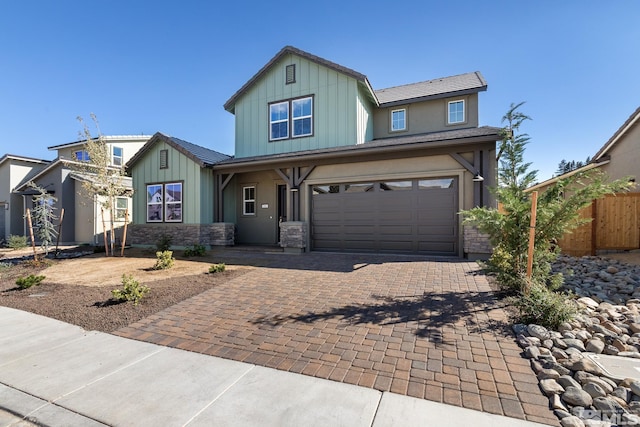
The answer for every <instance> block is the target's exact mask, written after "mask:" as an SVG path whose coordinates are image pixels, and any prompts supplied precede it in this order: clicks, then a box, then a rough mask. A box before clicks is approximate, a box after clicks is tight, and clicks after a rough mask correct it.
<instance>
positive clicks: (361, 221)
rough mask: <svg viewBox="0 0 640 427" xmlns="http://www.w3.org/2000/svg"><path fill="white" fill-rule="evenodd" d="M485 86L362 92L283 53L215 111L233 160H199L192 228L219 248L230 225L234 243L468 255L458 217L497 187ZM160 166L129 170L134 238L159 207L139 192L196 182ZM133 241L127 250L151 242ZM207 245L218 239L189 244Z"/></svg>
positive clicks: (460, 80) (444, 84)
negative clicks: (205, 174)
mask: <svg viewBox="0 0 640 427" xmlns="http://www.w3.org/2000/svg"><path fill="white" fill-rule="evenodd" d="M486 89H487V84H486V82H485V80H484V78H483V77H482V75H481V74H480V73H479V72H473V73H468V74H462V75H458V76H452V77H445V78H440V79H435V80H429V81H424V82H419V83H414V84H408V85H404V86H398V87H392V88H388V89H382V90H373V89H372V87H371V85H370V83H369V81H368V79H367V77H366V76H365V75H363V74H361V73H359V72H357V71H354V70H351V69H349V68H346V67H344V66H341V65H339V64H336V63H333V62H330V61H327V60H325V59H322V58H319V57H317V56H314V55H311V54H309V53H307V52H304V51H301V50H299V49H296V48H294V47H290V46H287V47H285V48H283V49H282V50H281V51H280V52H279V53H278V54H276V56H275V57H274V58H273V59H272V60H271V61H269V62H268V63H267V64H266V65H265V66H264V67H262V69H260V70H259V71H258V72H257V73H256V74H255V75H254V76H253V77H252V78H251V79H249V80H248V81H247V83H246V84H245V85H243V86H242V87H241V88H240V89H239V90H238V91H237V92H236V93H235V94H234V95H233V96H232V97H231V98H230V99H229V100H228V101H227V102H226V103H225V105H224V108H225V109H226V110H227V111H229V112H230V113H232V114H234V115H235V157H234V158H228V159H226V160H220V159H216V161H215V162H212V163H211V166H210V168H211V170H212V174H213V181H212V182H214V186H213V187H212V188H210V189H207V191H206V192H203V191H202V189H200V191H199V194H200V200H199V203H200V205H199V206H194V207H193V209H195V210H196V211H198V212H201V211H206V212H207V214H209V211H208V209H212V213H213V216H212V217H211V219H209V218H210V217H209V216H206V217H205V216H203V215H200V219H199V221H200V224H202V225H206V226H207V227H208V226H209V225H211V229H212V230H216V233H218V234H217V236H218V237H219V236H224V239H222V240H224V241H228V239H227V237H228V235H229V233H230V230H233V229H234V228H235V229H236V236H235V243H239V244H251V245H276V244H280V245H281V246H283V247H284V248H285V249H286V250H295V251H301V250H328V251H375V252H408V253H419V254H427V255H453V256H462V255H463V254H468V255H472V256H473V255H474V253H475V252H478V251H476V250H475V249H474V248H472V247H471V246H469V245H468V243H469V242H470V241H471V240H473V238H472V234H473V233H470V234H469V235H468V238H466V237H464V234H465V233H466V231H465V232H463V227H462V225H461V218H460V215H459V214H458V212H459V211H460V210H461V209H469V208H472V207H474V206H478V205H491V206H493V205H495V201H494V199H493V197H492V195H491V194H490V193H489V191H488V190H487V187H488V186H491V185H495V183H496V169H497V162H496V141H498V140H499V139H500V136H499V129H497V128H494V127H479V123H478V94H479V92H482V91H485V90H486ZM154 138H155V137H154ZM150 142H151V141H150ZM165 143H166V142H165ZM167 149H168V148H167ZM159 155H160V154H159V153H157V152H156V153H154V154H153V155H151V158H153V159H154V160H153V161H154V162H156V163H155V164H154V166H153V167H154V168H155V169H156V170H153V171H143V170H141V169H146V168H147V166H146V163H145V166H144V168H143V167H142V166H139V165H138V164H136V163H133V164H129V165H128V166H129V167H130V168H131V171H132V176H133V180H134V186H135V187H136V193H135V194H136V196H134V199H135V211H136V212H137V213H136V216H135V219H136V221H135V225H134V228H145V229H150V228H152V227H153V225H154V224H153V223H154V222H159V220H158V219H156V217H155V216H154V217H153V218H152V217H150V216H149V215H147V218H141V217H140V215H139V209H141V208H143V207H144V203H147V204H148V205H147V210H148V212H155V211H156V210H158V209H159V208H153V206H152V205H153V204H154V203H152V202H149V201H148V200H144V199H141V197H139V195H140V194H141V193H140V189H141V188H145V187H146V188H151V190H152V191H153V193H152V192H151V191H149V192H148V194H150V195H153V194H155V192H156V191H155V190H156V189H155V188H153V185H154V184H155V183H161V185H165V184H164V183H167V182H178V181H180V182H183V183H184V185H185V187H186V186H187V182H189V183H190V182H191V181H192V180H193V181H196V180H197V179H196V178H193V179H192V178H190V176H189V175H187V173H191V171H192V168H191V167H186V168H185V169H184V172H180V173H179V172H175V173H172V175H171V176H170V177H169V178H167V179H165V178H162V177H160V176H158V173H159V172H161V170H160V166H159V165H158V164H157V162H158V159H159ZM149 163H151V160H149ZM201 169H203V168H202V167H201ZM201 173H202V172H201ZM140 180H142V181H140ZM158 185H160V184H158ZM186 197H187V195H186V194H185V200H186ZM165 209H166V207H165ZM187 214H189V211H188V209H187V207H186V205H185V206H184V215H185V216H186V215H187ZM154 215H155V214H154ZM191 215H193V214H191ZM140 220H143V222H140ZM209 221H211V222H213V224H209ZM189 223H191V222H189ZM157 225H159V224H157ZM162 226H163V230H165V231H166V230H170V229H172V228H176V227H175V225H174V224H167V223H166V221H165V222H164V223H163V224H162ZM471 231H472V230H471ZM231 232H232V231H231ZM146 235H147V236H150V235H151V234H148V233H147V234H146ZM153 236H155V235H153ZM139 237H140V240H137V241H134V243H136V242H137V243H139V244H153V243H154V242H153V241H150V239H149V238H147V240H145V239H144V234H142V233H141V234H139ZM190 239H191V240H192V241H184V239H183V240H181V241H176V242H174V243H176V244H180V242H183V243H184V244H192V243H193V236H190ZM210 240H216V241H218V240H221V239H219V238H215V239H214V238H209V239H208V240H207V239H203V240H202V241H205V242H206V241H210ZM480 252H482V251H480Z"/></svg>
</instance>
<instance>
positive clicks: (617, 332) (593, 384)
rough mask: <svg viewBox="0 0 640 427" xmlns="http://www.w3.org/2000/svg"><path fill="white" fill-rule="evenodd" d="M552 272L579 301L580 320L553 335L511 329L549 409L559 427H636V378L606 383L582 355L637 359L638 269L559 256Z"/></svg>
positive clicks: (639, 384)
mask: <svg viewBox="0 0 640 427" xmlns="http://www.w3.org/2000/svg"><path fill="white" fill-rule="evenodd" d="M553 269H554V272H564V273H565V274H566V276H565V284H564V290H566V291H571V292H573V293H574V294H576V295H577V296H578V298H577V300H576V301H577V305H578V307H579V308H580V309H581V313H580V314H578V315H577V316H576V317H575V318H574V319H572V320H571V321H568V322H564V323H562V324H561V325H560V326H559V327H558V329H557V330H549V329H547V328H543V327H542V326H540V325H514V327H513V329H514V332H515V333H516V336H517V337H518V338H517V341H518V343H519V344H520V346H521V347H522V349H523V350H524V354H525V355H526V356H527V357H529V358H530V359H531V367H532V369H533V370H534V371H535V372H536V375H537V376H538V380H539V383H540V388H541V389H542V391H543V392H544V393H545V394H546V395H547V396H548V397H549V406H550V408H551V409H553V411H554V414H556V416H557V417H558V418H559V419H560V423H561V425H562V426H600V425H602V426H610V425H612V424H613V423H612V422H609V421H608V419H606V418H604V417H606V416H611V417H613V418H612V420H613V419H615V422H617V423H623V424H621V425H640V373H639V374H638V379H626V380H624V381H620V380H617V379H614V378H609V377H607V374H606V373H605V372H604V371H603V370H602V369H601V368H600V367H599V365H597V364H596V363H595V362H594V361H593V360H592V359H591V358H588V357H585V354H584V353H586V352H589V353H594V354H607V355H618V356H620V357H628V358H638V359H640V266H631V265H627V264H623V263H619V262H618V261H612V260H609V259H606V258H601V257H582V258H572V257H566V256H560V257H559V259H558V261H557V262H556V263H555V264H554V266H553ZM534 347H537V350H536V349H535V348H534ZM634 417H635V418H634Z"/></svg>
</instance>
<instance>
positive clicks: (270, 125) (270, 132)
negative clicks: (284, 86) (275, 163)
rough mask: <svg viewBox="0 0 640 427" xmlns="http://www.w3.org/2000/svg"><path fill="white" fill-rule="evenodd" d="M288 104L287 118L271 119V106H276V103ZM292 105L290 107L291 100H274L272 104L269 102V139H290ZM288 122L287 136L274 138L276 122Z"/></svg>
mask: <svg viewBox="0 0 640 427" xmlns="http://www.w3.org/2000/svg"><path fill="white" fill-rule="evenodd" d="M282 104H284V105H286V106H287V118H286V119H278V120H272V119H271V107H274V106H276V105H282ZM289 110H290V107H289V101H281V102H274V103H272V104H269V141H279V140H281V139H289V127H290V125H289V118H290V116H291V112H290V111H289ZM285 122H286V123H287V135H286V136H281V137H279V138H274V137H273V128H272V126H273V125H274V124H275V123H285Z"/></svg>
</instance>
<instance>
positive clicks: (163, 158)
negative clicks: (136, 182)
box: [160, 150, 169, 169]
mask: <svg viewBox="0 0 640 427" xmlns="http://www.w3.org/2000/svg"><path fill="white" fill-rule="evenodd" d="M168 168H169V150H160V169H168Z"/></svg>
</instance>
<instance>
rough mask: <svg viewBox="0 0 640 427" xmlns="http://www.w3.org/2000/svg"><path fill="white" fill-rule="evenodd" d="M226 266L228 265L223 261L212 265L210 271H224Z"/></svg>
mask: <svg viewBox="0 0 640 427" xmlns="http://www.w3.org/2000/svg"><path fill="white" fill-rule="evenodd" d="M225 268H226V266H225V265H224V263H223V262H222V263H220V264H213V265H212V266H211V267H209V273H222V272H223V271H224V270H225Z"/></svg>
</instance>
